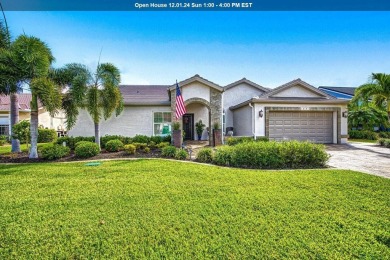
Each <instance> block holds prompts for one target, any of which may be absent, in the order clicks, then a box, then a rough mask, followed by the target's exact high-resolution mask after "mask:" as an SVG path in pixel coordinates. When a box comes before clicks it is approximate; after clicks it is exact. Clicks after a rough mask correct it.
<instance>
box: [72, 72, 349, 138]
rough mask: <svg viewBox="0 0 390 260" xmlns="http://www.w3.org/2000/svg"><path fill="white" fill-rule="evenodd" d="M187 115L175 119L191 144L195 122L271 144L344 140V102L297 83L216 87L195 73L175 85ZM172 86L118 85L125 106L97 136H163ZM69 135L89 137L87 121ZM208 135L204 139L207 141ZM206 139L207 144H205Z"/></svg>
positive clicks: (80, 121) (170, 117) (90, 130)
mask: <svg viewBox="0 0 390 260" xmlns="http://www.w3.org/2000/svg"><path fill="white" fill-rule="evenodd" d="M179 86H180V88H181V92H182V96H183V99H184V103H185V105H186V109H187V114H185V115H184V116H183V118H181V119H180V120H179V122H180V124H181V125H182V129H183V130H184V132H185V139H186V140H196V139H197V135H196V132H195V123H196V122H198V121H199V120H202V121H203V122H204V124H205V125H206V129H205V130H204V132H203V135H202V140H207V139H210V138H211V136H212V135H209V133H208V129H209V128H210V126H212V125H213V124H214V123H215V122H218V123H219V124H220V125H221V126H223V129H224V130H225V129H226V127H233V129H234V131H233V133H234V135H235V136H268V137H269V138H270V139H275V140H289V139H297V140H311V141H313V142H318V143H345V142H346V141H347V118H346V117H344V116H346V111H347V103H348V101H347V100H342V99H337V98H335V97H332V96H330V95H328V94H326V93H325V92H322V91H320V90H318V89H317V88H315V87H313V86H311V85H309V84H308V83H306V82H304V81H302V80H300V79H297V80H294V81H291V82H289V83H287V84H285V85H282V86H280V87H278V88H276V89H273V90H271V89H268V88H265V87H262V86H260V85H258V84H256V83H254V82H251V81H249V80H247V79H245V78H243V79H241V80H239V81H237V82H234V83H232V84H229V85H227V86H225V87H222V86H220V85H218V84H216V83H214V82H211V81H209V80H207V79H205V78H202V77H200V76H199V75H195V76H193V77H191V78H189V79H186V80H184V81H181V82H179ZM175 87H176V84H174V85H171V86H166V85H156V86H144V85H122V86H120V90H121V92H122V94H123V99H124V103H125V107H124V111H123V113H122V114H121V115H119V116H118V117H115V116H112V117H111V118H109V119H108V120H107V121H102V122H101V128H100V131H101V134H102V135H124V136H135V135H136V134H143V135H148V136H151V135H165V134H170V132H171V124H172V122H173V121H175V118H174V115H175V102H176V96H175V94H176V92H175ZM69 135H72V136H79V135H81V136H93V135H94V127H93V122H92V119H91V117H90V116H89V115H88V113H87V112H86V111H85V110H81V111H80V116H79V118H78V121H77V123H76V126H75V127H74V128H73V129H71V130H70V131H69ZM209 136H210V138H209ZM211 141H212V140H210V142H211Z"/></svg>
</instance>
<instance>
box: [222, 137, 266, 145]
mask: <svg viewBox="0 0 390 260" xmlns="http://www.w3.org/2000/svg"><path fill="white" fill-rule="evenodd" d="M268 141H269V138H268V137H267V136H258V137H256V140H255V139H254V138H253V137H249V136H243V137H229V138H227V140H226V144H227V145H236V144H240V143H247V142H268Z"/></svg>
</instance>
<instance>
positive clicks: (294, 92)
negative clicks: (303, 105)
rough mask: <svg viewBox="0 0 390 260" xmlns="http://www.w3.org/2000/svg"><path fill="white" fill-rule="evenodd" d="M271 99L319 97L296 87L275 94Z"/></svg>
mask: <svg viewBox="0 0 390 260" xmlns="http://www.w3.org/2000/svg"><path fill="white" fill-rule="evenodd" d="M272 97H319V95H318V94H316V93H313V92H311V91H310V90H307V89H306V88H303V87H301V86H299V85H297V86H294V87H291V88H288V89H285V90H283V91H281V92H279V93H276V94H275V95H272Z"/></svg>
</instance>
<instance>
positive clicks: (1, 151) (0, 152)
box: [0, 143, 50, 155]
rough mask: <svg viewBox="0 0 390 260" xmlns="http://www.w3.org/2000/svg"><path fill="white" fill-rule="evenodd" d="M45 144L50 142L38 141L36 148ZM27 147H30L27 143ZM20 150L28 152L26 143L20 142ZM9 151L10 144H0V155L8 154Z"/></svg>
mask: <svg viewBox="0 0 390 260" xmlns="http://www.w3.org/2000/svg"><path fill="white" fill-rule="evenodd" d="M45 145H50V144H49V143H39V144H38V149H40V148H42V147H44V146H45ZM28 147H29V148H30V147H31V145H28ZM20 150H22V152H28V149H27V145H26V144H21V145H20ZM10 153H11V145H9V144H7V145H3V146H0V155H6V154H10Z"/></svg>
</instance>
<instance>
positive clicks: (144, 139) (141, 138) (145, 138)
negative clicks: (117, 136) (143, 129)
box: [132, 135, 150, 144]
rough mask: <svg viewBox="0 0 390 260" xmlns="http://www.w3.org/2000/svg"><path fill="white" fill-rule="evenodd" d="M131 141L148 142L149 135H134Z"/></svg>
mask: <svg viewBox="0 0 390 260" xmlns="http://www.w3.org/2000/svg"><path fill="white" fill-rule="evenodd" d="M132 139H133V143H145V144H147V143H149V142H150V137H148V136H146V135H136V136H134V137H133V138H132Z"/></svg>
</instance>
